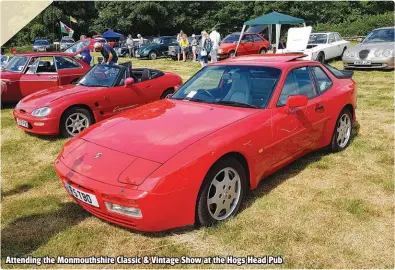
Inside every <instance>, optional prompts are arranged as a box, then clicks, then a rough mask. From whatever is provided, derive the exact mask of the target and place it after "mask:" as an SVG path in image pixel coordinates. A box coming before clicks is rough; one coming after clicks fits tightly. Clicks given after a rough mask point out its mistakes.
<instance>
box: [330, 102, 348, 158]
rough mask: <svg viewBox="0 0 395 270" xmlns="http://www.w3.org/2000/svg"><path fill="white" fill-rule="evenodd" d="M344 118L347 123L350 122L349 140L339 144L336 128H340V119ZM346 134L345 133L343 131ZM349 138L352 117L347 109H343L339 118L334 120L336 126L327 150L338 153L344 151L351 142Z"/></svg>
mask: <svg viewBox="0 0 395 270" xmlns="http://www.w3.org/2000/svg"><path fill="white" fill-rule="evenodd" d="M344 117H348V119H349V121H350V131H349V132H350V135H349V138H348V140H347V143H345V144H344V143H343V144H341V143H339V135H340V134H339V132H338V128H339V126H340V122H341V121H342V119H344ZM345 132H347V131H345ZM351 136H352V115H351V112H350V110H349V109H347V108H344V109H343V110H342V111H341V112H340V114H339V117H338V118H337V120H336V125H335V128H334V129H333V134H332V141H331V143H330V145H329V148H330V150H331V151H332V152H340V151H343V150H344V149H346V148H347V146H348V145H349V144H350V142H351Z"/></svg>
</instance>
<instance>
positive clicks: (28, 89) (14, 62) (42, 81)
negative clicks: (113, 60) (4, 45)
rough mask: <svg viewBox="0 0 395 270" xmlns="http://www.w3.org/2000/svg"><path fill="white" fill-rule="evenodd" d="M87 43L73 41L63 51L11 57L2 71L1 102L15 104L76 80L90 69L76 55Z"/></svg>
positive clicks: (0, 78) (20, 54)
mask: <svg viewBox="0 0 395 270" xmlns="http://www.w3.org/2000/svg"><path fill="white" fill-rule="evenodd" d="M89 44H90V41H89V40H84V41H79V42H76V43H75V44H74V45H73V46H71V47H69V48H68V49H67V50H66V51H64V52H34V53H33V52H32V53H19V54H17V55H15V56H14V57H13V58H12V59H11V61H9V62H8V63H7V64H6V65H5V66H4V67H3V69H2V72H1V75H0V80H1V85H2V87H1V102H2V103H10V102H18V101H19V100H21V99H22V98H23V97H25V96H27V95H30V94H32V93H34V92H37V91H39V90H42V89H46V88H49V87H53V86H58V85H65V84H69V83H72V82H75V81H77V80H78V79H79V78H80V77H81V76H82V75H84V74H85V73H86V72H87V71H88V70H89V68H90V65H88V64H86V63H85V62H83V61H82V60H80V59H77V58H76V56H77V55H78V54H79V53H80V52H82V51H83V50H84V49H86V48H88V46H89Z"/></svg>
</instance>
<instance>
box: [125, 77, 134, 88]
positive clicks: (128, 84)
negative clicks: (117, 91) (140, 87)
mask: <svg viewBox="0 0 395 270" xmlns="http://www.w3.org/2000/svg"><path fill="white" fill-rule="evenodd" d="M132 84H134V79H133V78H127V79H126V80H125V87H128V86H130V85H132Z"/></svg>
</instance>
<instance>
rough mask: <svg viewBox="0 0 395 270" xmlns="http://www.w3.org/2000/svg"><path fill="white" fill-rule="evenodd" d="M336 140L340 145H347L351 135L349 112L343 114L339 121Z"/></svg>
mask: <svg viewBox="0 0 395 270" xmlns="http://www.w3.org/2000/svg"><path fill="white" fill-rule="evenodd" d="M336 130H337V136H336V142H337V144H338V145H339V147H341V148H343V147H345V146H346V145H347V143H348V141H349V140H350V136H351V119H350V116H349V115H348V114H346V113H345V114H343V115H342V116H341V117H340V119H339V121H338V123H337V128H336Z"/></svg>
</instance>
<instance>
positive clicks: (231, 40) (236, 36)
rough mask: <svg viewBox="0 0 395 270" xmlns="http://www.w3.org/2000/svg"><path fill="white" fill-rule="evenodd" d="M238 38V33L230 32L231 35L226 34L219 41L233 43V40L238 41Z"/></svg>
mask: <svg viewBox="0 0 395 270" xmlns="http://www.w3.org/2000/svg"><path fill="white" fill-rule="evenodd" d="M239 38H240V35H233V34H231V35H228V36H226V37H225V38H224V39H223V40H222V41H221V43H234V42H237V41H239Z"/></svg>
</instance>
